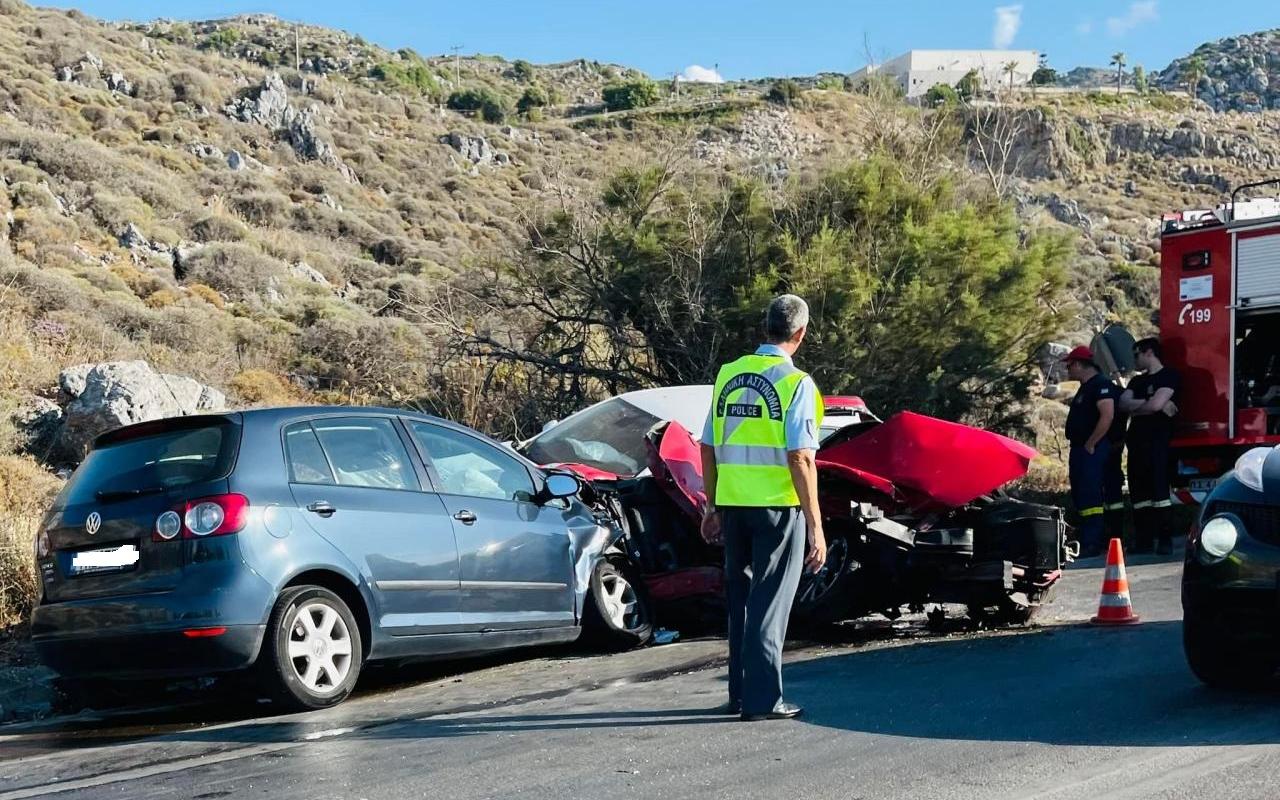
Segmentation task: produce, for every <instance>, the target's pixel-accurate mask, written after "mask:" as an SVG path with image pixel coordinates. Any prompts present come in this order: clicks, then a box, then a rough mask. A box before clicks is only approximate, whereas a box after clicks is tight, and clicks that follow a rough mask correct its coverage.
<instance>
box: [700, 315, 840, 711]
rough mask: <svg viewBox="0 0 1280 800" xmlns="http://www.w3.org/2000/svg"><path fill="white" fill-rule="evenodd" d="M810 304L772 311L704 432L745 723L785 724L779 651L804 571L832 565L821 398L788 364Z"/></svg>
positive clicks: (728, 371) (706, 526)
mask: <svg viewBox="0 0 1280 800" xmlns="http://www.w3.org/2000/svg"><path fill="white" fill-rule="evenodd" d="M808 324H809V307H808V306H807V305H806V304H805V302H804V300H801V299H800V298H799V297H796V296H795V295H791V294H784V295H782V296H780V297H777V298H774V300H773V302H771V303H770V304H769V309H768V311H767V312H766V314H765V334H766V339H767V343H766V344H764V345H761V346H760V348H759V349H757V350H756V351H755V353H754V354H752V355H747V356H743V357H742V358H739V359H738V360H736V361H734V362H732V363H729V364H726V365H724V366H723V367H721V368H720V374H719V375H718V376H717V378H716V385H715V390H714V391H713V392H712V396H711V410H710V412H709V413H708V415H707V423H706V426H705V427H704V429H703V433H702V448H701V452H702V475H703V479H704V483H705V486H706V491H707V508H706V510H705V511H704V517H703V522H702V535H703V538H705V539H706V540H707V541H708V542H712V543H715V542H723V544H724V559H725V594H726V600H727V603H728V607H729V705H728V706H727V711H728V712H729V713H733V714H740V715H741V716H742V719H744V720H748V721H754V720H765V719H787V718H791V717H795V716H798V715H799V714H800V711H801V709H800V707H799V706H797V705H794V704H792V703H788V702H786V701H785V700H783V696H782V644H783V641H784V640H785V639H786V635H787V618H788V617H789V616H790V613H791V604H792V601H793V600H794V599H795V595H796V589H797V588H798V586H799V584H800V572H801V569H802V567H807V568H808V569H809V570H810V571H813V572H817V571H818V570H819V569H820V568H821V567H822V566H823V565H824V564H825V563H826V560H827V555H826V551H827V545H826V539H825V538H824V536H823V532H822V516H821V514H820V512H819V510H818V471H817V464H816V461H815V458H816V453H817V449H818V426H819V425H820V424H821V422H822V396H821V395H820V394H818V389H817V387H816V386H814V383H813V379H812V378H810V377H809V376H808V375H806V374H805V373H803V372H801V371H800V370H799V369H797V368H796V366H795V365H794V364H792V363H791V357H792V355H793V354H794V353H795V352H796V350H797V349H798V348H799V347H800V343H801V342H802V341H803V340H804V336H805V331H806V329H807V327H808Z"/></svg>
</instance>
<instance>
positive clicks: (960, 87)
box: [956, 69, 982, 102]
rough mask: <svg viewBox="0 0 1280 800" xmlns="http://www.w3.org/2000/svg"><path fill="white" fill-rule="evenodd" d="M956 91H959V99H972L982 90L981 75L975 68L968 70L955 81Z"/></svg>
mask: <svg viewBox="0 0 1280 800" xmlns="http://www.w3.org/2000/svg"><path fill="white" fill-rule="evenodd" d="M956 91H958V92H959V93H960V99H962V100H964V101H966V102H967V101H969V100H972V99H973V98H975V97H977V96H978V94H979V93H980V92H981V91H982V76H981V75H979V74H978V71H977V70H976V69H971V70H969V71H968V72H966V73H965V74H964V76H963V77H962V78H960V80H959V81H957V82H956Z"/></svg>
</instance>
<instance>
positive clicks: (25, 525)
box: [0, 456, 62, 625]
mask: <svg viewBox="0 0 1280 800" xmlns="http://www.w3.org/2000/svg"><path fill="white" fill-rule="evenodd" d="M61 483H62V482H61V481H59V480H58V479H57V478H55V477H54V476H52V475H50V474H49V473H47V472H45V471H44V470H43V469H41V468H40V466H39V465H38V464H37V463H36V462H35V461H34V460H32V459H30V458H26V457H20V456H0V625H12V624H14V623H17V622H21V621H22V620H24V619H26V617H27V615H28V614H30V613H31V609H32V608H33V607H34V606H35V603H36V601H37V599H38V597H39V584H38V583H37V578H36V573H35V565H34V563H33V557H34V551H33V543H34V541H35V535H36V531H37V529H38V528H39V525H40V518H41V516H42V515H43V514H44V511H45V510H46V508H47V507H48V505H49V503H50V502H51V501H52V500H53V497H54V495H55V494H57V492H58V489H59V488H60V487H61Z"/></svg>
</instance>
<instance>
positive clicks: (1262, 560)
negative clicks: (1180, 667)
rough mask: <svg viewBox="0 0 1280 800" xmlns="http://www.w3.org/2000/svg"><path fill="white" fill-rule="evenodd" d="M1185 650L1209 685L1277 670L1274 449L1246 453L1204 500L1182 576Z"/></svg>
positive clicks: (1278, 508) (1279, 571) (1279, 465)
mask: <svg viewBox="0 0 1280 800" xmlns="http://www.w3.org/2000/svg"><path fill="white" fill-rule="evenodd" d="M1182 616H1183V627H1182V630H1183V646H1184V648H1185V650H1186V653H1187V662H1188V663H1189V664H1190V665H1191V670H1192V671H1193V672H1194V673H1195V674H1196V676H1197V677H1198V678H1200V680H1202V681H1204V682H1205V683H1206V684H1209V685H1210V686H1217V687H1224V688H1243V687H1250V686H1257V685H1261V684H1265V683H1267V682H1268V681H1269V680H1270V679H1271V678H1272V677H1273V676H1274V675H1275V671H1276V668H1277V667H1278V666H1280V447H1259V448H1256V449H1254V450H1250V451H1249V452H1247V453H1245V454H1244V455H1243V456H1241V457H1240V460H1239V461H1238V462H1236V467H1235V470H1234V471H1233V472H1229V473H1227V475H1226V476H1224V477H1223V479H1222V481H1221V482H1220V483H1219V484H1218V486H1217V487H1216V488H1215V489H1214V490H1213V492H1212V493H1210V495H1209V497H1208V498H1207V499H1206V500H1205V504H1204V510H1203V512H1202V513H1201V515H1200V519H1199V522H1198V523H1197V525H1196V526H1195V527H1194V528H1193V529H1192V531H1191V535H1190V537H1189V538H1188V540H1187V558H1186V566H1185V568H1184V570H1183V573H1182Z"/></svg>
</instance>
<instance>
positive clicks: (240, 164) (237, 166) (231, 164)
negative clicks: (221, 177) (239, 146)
mask: <svg viewBox="0 0 1280 800" xmlns="http://www.w3.org/2000/svg"><path fill="white" fill-rule="evenodd" d="M227 167H228V168H229V169H230V170H231V171H232V172H239V171H240V170H242V169H244V168H245V163H244V156H242V155H240V151H239V150H232V151H231V152H230V153H227Z"/></svg>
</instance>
